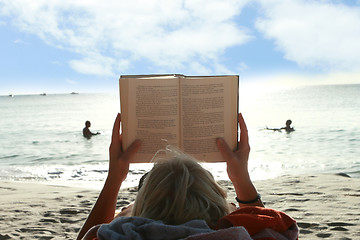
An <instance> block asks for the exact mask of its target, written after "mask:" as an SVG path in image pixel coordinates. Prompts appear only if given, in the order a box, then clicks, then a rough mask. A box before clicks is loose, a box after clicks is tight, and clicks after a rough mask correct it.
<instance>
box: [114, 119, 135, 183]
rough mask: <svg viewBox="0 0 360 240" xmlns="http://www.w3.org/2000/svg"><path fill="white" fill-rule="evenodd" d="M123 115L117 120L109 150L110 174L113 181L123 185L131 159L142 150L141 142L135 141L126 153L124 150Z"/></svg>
mask: <svg viewBox="0 0 360 240" xmlns="http://www.w3.org/2000/svg"><path fill="white" fill-rule="evenodd" d="M120 122H121V115H120V113H118V115H117V116H116V119H115V123H114V127H113V132H112V138H111V144H110V148H109V155H110V163H109V174H108V177H110V178H111V179H112V180H114V179H115V180H116V181H117V182H118V183H121V182H123V181H124V180H125V178H126V176H127V174H128V172H129V165H130V160H131V158H132V157H133V156H134V155H135V153H136V152H137V151H138V150H139V149H140V145H141V143H140V140H135V141H134V142H133V143H132V144H131V145H130V146H129V147H128V149H126V151H125V152H124V151H123V150H122V135H120Z"/></svg>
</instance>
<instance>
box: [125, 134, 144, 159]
mask: <svg viewBox="0 0 360 240" xmlns="http://www.w3.org/2000/svg"><path fill="white" fill-rule="evenodd" d="M140 146H141V141H140V140H138V139H137V140H135V141H134V142H133V143H132V144H131V145H130V146H129V147H128V148H127V149H126V151H125V152H124V155H123V158H124V159H126V160H128V161H130V160H131V158H132V157H133V156H134V155H135V153H136V152H137V151H139V149H140Z"/></svg>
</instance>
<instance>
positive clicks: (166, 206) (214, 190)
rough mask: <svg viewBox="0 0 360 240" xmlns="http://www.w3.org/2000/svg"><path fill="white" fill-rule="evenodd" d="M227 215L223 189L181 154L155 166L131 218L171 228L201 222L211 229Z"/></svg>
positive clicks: (146, 179)
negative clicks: (160, 223) (160, 222)
mask: <svg viewBox="0 0 360 240" xmlns="http://www.w3.org/2000/svg"><path fill="white" fill-rule="evenodd" d="M228 213H229V209H228V204H227V202H226V193H225V192H224V190H223V189H222V188H221V187H220V186H219V185H218V184H217V183H216V182H215V180H214V178H213V176H212V175H211V174H210V172H208V171H207V170H205V169H204V168H203V167H202V166H201V165H200V164H199V163H197V162H196V161H194V160H193V159H191V158H190V157H188V156H187V155H186V154H184V155H178V156H175V157H172V158H171V159H168V160H162V161H160V162H158V163H155V165H154V167H153V168H152V169H151V171H150V172H149V173H148V174H146V177H145V179H144V182H143V185H142V187H141V188H140V189H139V192H138V194H137V197H136V200H135V203H134V207H133V212H132V215H133V216H140V217H145V218H150V219H155V220H162V221H163V222H165V223H167V224H172V225H177V224H182V223H185V222H188V221H190V220H193V219H204V220H205V221H206V222H207V223H208V225H209V226H211V227H215V224H216V222H217V220H218V219H219V218H221V217H223V216H225V215H226V214H228Z"/></svg>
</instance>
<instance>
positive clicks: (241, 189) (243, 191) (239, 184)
mask: <svg viewBox="0 0 360 240" xmlns="http://www.w3.org/2000/svg"><path fill="white" fill-rule="evenodd" d="M231 181H232V183H233V185H234V188H235V192H236V196H237V198H238V199H239V200H241V201H244V202H248V201H252V200H255V199H256V198H257V197H258V192H257V190H256V188H255V186H254V184H253V183H252V181H251V179H250V176H249V174H248V173H247V172H245V173H243V174H242V175H240V177H237V178H234V179H232V180H231ZM239 206H240V207H242V206H260V207H264V204H263V203H262V201H261V199H258V200H257V201H254V202H252V203H246V204H243V203H239Z"/></svg>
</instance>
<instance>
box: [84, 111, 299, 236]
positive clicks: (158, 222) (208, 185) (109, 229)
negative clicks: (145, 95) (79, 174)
mask: <svg viewBox="0 0 360 240" xmlns="http://www.w3.org/2000/svg"><path fill="white" fill-rule="evenodd" d="M120 121H121V116H120V114H118V115H117V117H116V120H115V123H114V127H113V133H112V140H111V144H110V149H109V154H110V161H109V171H108V176H107V178H106V181H105V184H104V187H103V189H102V191H101V193H100V195H99V197H98V199H97V201H96V203H95V205H94V206H93V209H92V210H91V212H90V214H89V216H88V218H87V220H86V221H85V223H84V225H83V227H82V228H81V230H80V232H79V234H78V237H77V239H109V236H110V235H111V236H112V237H111V239H127V238H126V236H128V235H127V234H130V235H131V236H132V237H134V234H135V235H136V234H138V235H136V236H137V237H139V238H136V239H148V238H147V237H145V236H146V234H148V235H149V236H152V238H151V239H180V238H181V239H187V237H192V236H197V235H194V234H199V233H202V234H217V233H220V234H222V235H221V236H222V238H223V239H234V238H233V236H232V237H230V238H224V235H225V234H224V233H223V232H219V231H231V233H233V231H239V234H237V236H239V237H240V236H243V235H242V234H245V235H246V236H248V238H245V239H251V238H250V235H249V234H252V233H253V231H252V230H251V228H248V229H246V230H245V229H244V228H243V227H236V226H243V225H246V224H249V223H251V224H252V225H254V226H255V227H256V229H258V228H259V226H260V225H262V224H261V223H262V221H263V219H264V218H263V217H257V216H260V215H261V216H262V215H268V217H267V218H266V219H269V218H274V219H275V218H276V221H280V222H281V223H279V222H276V223H275V222H273V223H272V224H273V225H275V228H278V227H281V228H282V229H275V230H274V231H275V232H276V231H277V232H287V231H290V233H288V232H287V235H289V236H292V238H286V239H296V237H297V234H298V228H297V226H296V222H295V221H294V220H293V219H292V218H290V217H289V216H287V215H286V214H284V213H281V212H276V211H275V210H269V209H265V208H264V204H263V202H262V201H261V198H260V195H259V194H258V192H257V190H256V188H255V186H254V185H253V183H252V181H251V179H250V176H249V172H248V159H249V153H250V146H249V141H248V131H247V127H246V124H245V121H244V119H243V117H242V115H241V114H239V116H238V121H239V125H240V130H241V133H240V141H239V142H238V149H237V150H236V151H234V152H233V151H231V149H230V147H229V146H228V145H227V143H226V142H225V141H224V140H223V139H222V138H219V139H217V142H216V143H217V147H218V149H219V151H220V152H221V154H222V157H223V158H224V160H225V162H226V164H227V173H228V176H229V179H230V180H231V182H232V183H233V185H234V188H235V192H236V195H237V197H236V200H237V202H238V204H239V208H240V209H239V210H237V209H236V207H233V206H232V205H229V204H228V203H227V201H226V193H225V191H224V190H223V189H222V188H221V187H220V186H219V185H218V184H217V183H216V181H215V180H214V178H213V176H212V175H211V173H210V172H208V171H207V170H205V169H204V168H203V167H202V166H201V165H200V164H199V163H198V162H197V161H195V160H194V159H193V158H192V157H190V156H189V155H187V154H180V155H176V156H172V157H170V159H166V160H162V161H158V162H156V163H155V164H154V166H153V168H152V169H151V170H150V171H149V172H148V174H146V176H144V178H143V183H142V186H141V187H140V189H139V191H138V194H137V196H136V199H135V202H134V204H133V206H130V207H128V208H124V209H123V211H122V212H121V213H120V214H118V216H117V217H115V218H114V213H115V208H116V202H117V197H118V193H119V190H120V186H121V184H122V182H123V181H124V180H125V179H126V177H127V174H128V171H129V162H130V160H131V158H132V157H133V156H134V154H135V153H136V152H137V151H138V150H139V149H140V147H141V142H140V141H139V140H136V141H134V142H133V143H132V144H131V145H130V147H129V148H128V149H127V150H126V151H125V152H123V151H122V148H121V139H122V138H121V135H120V134H119V130H120ZM234 210H235V212H233V211H234ZM239 211H242V212H241V213H240V212H239ZM231 212H232V213H231ZM230 213H231V214H230ZM239 214H240V215H241V217H239V216H240V215H239ZM259 214H260V215H259ZM248 215H250V216H251V218H252V216H254V217H255V216H256V219H255V218H254V219H252V220H251V221H249V220H248V218H246V217H245V221H243V220H241V219H243V217H244V216H248ZM219 220H222V221H221V222H220V223H219ZM257 221H260V224H253V223H254V222H257ZM108 223H109V224H108ZM256 225H259V226H256ZM231 226H235V228H228V227H231ZM266 227H268V224H263V226H260V228H261V229H262V228H266ZM129 229H130V230H129ZM154 229H156V231H155V230H154ZM215 229H220V230H218V231H215ZM228 229H229V230H228ZM249 230H250V231H251V233H250V232H249V233H248V232H247V231H249ZM129 231H130V232H129ZM242 231H243V232H242ZM240 232H241V234H240ZM257 232H259V231H258V230H257V231H256V233H257ZM277 232H276V233H277ZM236 233H238V232H236ZM117 234H118V235H117ZM154 234H159V236H154ZM253 234H254V233H253ZM277 234H279V233H277ZM160 235H161V236H160ZM245 235H244V236H245ZM115 236H119V237H118V238H117V237H115ZM121 236H122V237H121ZM204 237H205V238H200V239H206V238H207V237H206V236H205V235H204ZM134 239H135V238H134ZM196 239H197V238H196ZM235 239H237V238H235ZM269 239H271V238H269Z"/></svg>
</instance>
